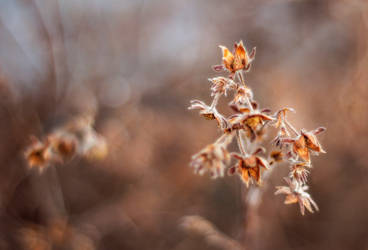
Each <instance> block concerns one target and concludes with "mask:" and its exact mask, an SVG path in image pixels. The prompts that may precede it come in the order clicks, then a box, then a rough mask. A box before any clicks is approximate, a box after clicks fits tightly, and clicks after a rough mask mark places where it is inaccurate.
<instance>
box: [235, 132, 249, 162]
mask: <svg viewBox="0 0 368 250" xmlns="http://www.w3.org/2000/svg"><path fill="white" fill-rule="evenodd" d="M236 141H237V142H238V147H239V150H240V153H241V154H242V156H244V157H245V156H247V152H246V151H245V147H244V144H243V142H242V140H241V137H240V132H239V131H236Z"/></svg>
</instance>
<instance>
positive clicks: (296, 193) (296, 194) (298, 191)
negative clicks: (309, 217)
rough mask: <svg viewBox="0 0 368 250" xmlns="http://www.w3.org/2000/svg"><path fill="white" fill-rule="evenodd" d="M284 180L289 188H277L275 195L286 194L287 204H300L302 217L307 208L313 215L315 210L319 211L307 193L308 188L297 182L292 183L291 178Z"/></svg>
mask: <svg viewBox="0 0 368 250" xmlns="http://www.w3.org/2000/svg"><path fill="white" fill-rule="evenodd" d="M284 179H285V181H286V182H287V184H288V185H289V186H278V187H276V189H277V191H276V192H275V194H286V198H285V202H284V203H285V204H293V203H298V204H299V207H300V212H301V213H302V215H304V213H305V208H307V210H308V211H309V212H311V213H313V212H314V210H316V211H318V210H319V209H318V206H317V204H316V203H315V202H314V200H313V199H312V198H311V196H310V195H309V194H308V193H307V192H306V190H308V186H306V185H302V184H300V183H299V182H297V181H291V180H290V179H289V178H284ZM313 208H314V209H313Z"/></svg>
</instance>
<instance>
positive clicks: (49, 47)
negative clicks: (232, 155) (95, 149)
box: [0, 0, 368, 250]
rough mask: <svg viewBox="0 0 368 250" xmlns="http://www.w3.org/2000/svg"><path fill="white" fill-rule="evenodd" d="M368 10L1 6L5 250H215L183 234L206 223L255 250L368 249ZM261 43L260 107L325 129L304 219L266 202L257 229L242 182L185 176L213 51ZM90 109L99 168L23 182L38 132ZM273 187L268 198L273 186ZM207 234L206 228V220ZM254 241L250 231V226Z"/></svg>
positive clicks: (212, 132) (256, 4) (202, 132)
mask: <svg viewBox="0 0 368 250" xmlns="http://www.w3.org/2000/svg"><path fill="white" fill-rule="evenodd" d="M367 7H368V5H367V3H366V1H364V0H361V1H359V0H352V1H344V0H337V1H334V0H326V1H317V0H277V1H266V0H264V1H255V0H249V1H242V0H239V1H218V0H214V1H195V0H188V1H169V0H163V1H154V0H151V1H138V0H137V1H129V0H126V1H123V0H121V1H118V0H105V1H102V0H93V1H82V0H78V1H76V0H51V1H44V0H31V1H27V0H3V1H1V2H0V76H1V77H0V94H1V98H0V117H1V119H0V120H1V122H0V127H1V129H0V135H1V136H0V138H1V143H0V159H1V162H2V164H1V165H0V167H1V172H2V174H1V175H0V176H1V177H0V217H1V220H0V221H1V223H0V249H4V250H5V249H32V250H36V249H37V250H38V249H40V250H43V249H100V250H105V249H108V250H111V249H177V250H181V249H217V248H218V247H217V248H216V246H214V245H211V244H208V242H206V241H205V240H204V239H203V238H201V237H195V236H193V235H190V234H188V233H186V232H185V231H183V229H182V227H180V226H179V225H180V223H181V219H182V218H183V216H187V215H199V216H202V217H204V218H206V219H208V220H209V221H210V222H211V223H213V225H215V226H216V227H217V229H218V230H220V231H221V232H222V233H224V234H226V235H227V236H229V237H230V238H231V239H233V240H235V241H237V242H239V243H240V244H241V245H242V246H245V247H246V249H299V250H301V249H336V250H338V249H368V240H367V239H368V237H367V236H368V235H367V225H368V215H367V212H366V211H367V209H368V201H367V199H365V197H366V194H367V192H368V184H367V183H366V181H365V178H367V177H368V157H367V154H366V152H365V150H366V148H367V147H368V139H367V136H368V116H367V108H368V101H367V100H368V99H367V98H368V88H367V86H368V85H367V81H368V71H367V67H368V57H367V40H368V39H367V38H368V37H367V34H368V33H367V25H368V8H367ZM240 39H243V41H244V42H245V45H246V46H247V48H251V47H253V46H256V47H257V55H256V60H255V62H254V64H253V66H252V70H251V72H250V73H249V74H247V76H246V77H247V81H248V83H249V85H250V86H251V87H252V89H253V91H254V94H255V97H256V99H257V100H259V102H260V103H261V105H262V106H263V107H269V108H271V109H272V110H273V111H275V110H277V109H279V108H281V107H284V106H288V107H293V108H294V109H295V110H296V111H297V115H294V116H292V121H293V122H294V124H295V125H296V126H297V127H298V128H302V127H304V128H306V129H308V130H309V129H314V128H316V127H318V126H325V127H327V132H326V133H325V134H323V136H321V143H322V145H323V146H324V148H325V149H326V150H327V152H328V153H327V154H325V155H322V156H320V157H318V158H315V159H314V168H313V171H312V174H311V179H310V185H311V194H312V196H313V197H314V199H315V200H316V202H317V203H318V204H319V207H320V210H321V211H320V212H319V213H316V214H307V215H306V216H304V217H302V216H301V215H300V213H299V211H298V208H297V206H294V205H290V206H285V205H283V200H282V198H281V197H277V196H274V195H273V193H274V186H275V185H280V184H282V183H283V181H282V177H283V176H285V175H286V173H287V170H286V168H280V170H279V171H275V172H274V173H273V175H272V177H271V179H270V181H269V185H268V186H267V189H266V190H265V193H264V196H263V201H262V203H261V204H260V206H259V208H258V210H257V215H256V219H255V221H253V222H252V225H253V226H252V228H251V231H252V232H251V233H250V234H249V233H245V232H246V231H247V229H246V228H247V227H248V225H247V224H248V223H249V221H247V220H246V219H245V217H244V216H245V214H246V213H245V212H246V209H247V208H246V207H244V205H243V202H242V196H243V195H244V190H243V191H242V190H241V187H242V185H241V183H240V181H239V180H238V178H230V177H228V178H224V179H218V180H215V181H213V180H210V179H209V178H207V177H201V176H197V175H194V174H193V173H192V170H191V169H190V168H189V167H188V163H189V161H190V157H191V155H192V154H194V153H196V152H198V151H199V150H200V149H201V148H202V147H204V146H205V145H207V144H209V143H211V142H213V141H214V140H215V138H216V136H217V134H218V131H217V129H216V127H215V125H214V124H212V123H210V122H207V121H204V120H202V119H201V118H200V117H198V115H197V114H196V112H191V111H188V110H187V107H188V106H189V100H191V99H197V98H200V99H203V100H206V101H208V100H210V97H209V91H208V89H209V83H208V81H207V78H208V77H212V76H215V73H214V72H213V71H212V70H211V65H214V64H218V63H220V59H221V54H220V50H219V48H218V47H217V46H218V45H219V44H222V45H226V46H228V47H231V46H232V44H233V43H234V42H235V41H238V40H240ZM88 112H96V113H97V117H96V126H95V128H96V130H97V131H98V132H99V133H100V134H102V135H103V136H104V137H105V138H106V139H107V142H108V145H109V151H110V152H109V155H108V157H107V158H106V159H105V160H103V161H95V162H91V161H87V160H83V159H74V160H73V161H71V162H70V163H68V164H65V165H57V166H53V167H51V168H48V169H47V170H46V171H45V172H44V174H42V175H40V174H38V173H37V171H32V170H31V171H30V170H29V169H28V168H27V164H26V162H25V161H24V159H23V152H24V149H25V147H26V146H27V145H28V144H29V136H30V135H36V136H43V135H45V134H47V133H48V132H50V131H51V130H52V129H53V128H55V127H56V126H59V125H60V124H62V123H64V122H66V121H68V120H69V119H71V118H72V117H74V116H75V115H79V114H83V113H88ZM265 188H266V187H265ZM205 225H206V227H207V226H208V225H207V224H205ZM248 230H249V229H248Z"/></svg>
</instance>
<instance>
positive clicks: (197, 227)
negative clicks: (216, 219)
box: [180, 215, 244, 250]
mask: <svg viewBox="0 0 368 250" xmlns="http://www.w3.org/2000/svg"><path fill="white" fill-rule="evenodd" d="M180 227H181V228H182V229H183V230H184V231H185V232H187V233H191V234H194V235H198V236H201V237H203V238H204V239H205V241H206V242H207V244H208V245H211V246H213V247H216V248H220V249H232V250H241V249H244V248H243V247H241V246H240V244H239V243H238V242H237V241H235V240H233V239H231V238H230V237H228V236H227V235H225V234H224V233H222V232H220V231H219V230H218V229H217V228H216V227H215V226H214V225H213V224H212V223H211V222H209V221H208V220H206V219H205V218H203V217H201V216H197V215H190V216H185V217H183V218H182V221H181V223H180Z"/></svg>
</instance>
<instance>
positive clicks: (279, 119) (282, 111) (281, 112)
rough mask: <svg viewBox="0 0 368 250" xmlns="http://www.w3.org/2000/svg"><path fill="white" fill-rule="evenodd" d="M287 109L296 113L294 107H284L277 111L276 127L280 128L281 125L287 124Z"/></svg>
mask: <svg viewBox="0 0 368 250" xmlns="http://www.w3.org/2000/svg"><path fill="white" fill-rule="evenodd" d="M286 111H290V112H293V113H295V110H294V109H293V108H282V109H280V110H279V111H277V112H276V114H275V117H276V120H275V127H276V128H280V127H281V126H285V125H284V121H285V119H286Z"/></svg>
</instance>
